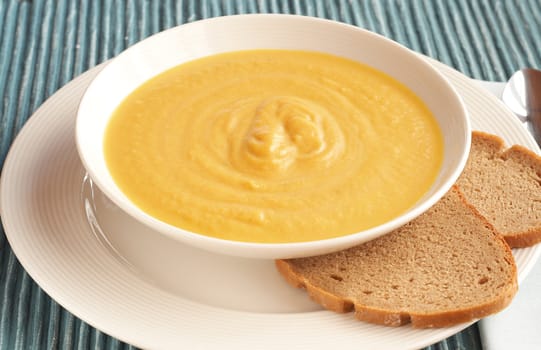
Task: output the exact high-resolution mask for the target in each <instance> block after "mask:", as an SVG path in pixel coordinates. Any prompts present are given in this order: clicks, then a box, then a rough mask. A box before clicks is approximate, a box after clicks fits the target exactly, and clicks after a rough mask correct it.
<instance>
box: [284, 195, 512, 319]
mask: <svg viewBox="0 0 541 350" xmlns="http://www.w3.org/2000/svg"><path fill="white" fill-rule="evenodd" d="M276 266H277V268H278V271H279V272H280V273H281V274H282V275H283V276H284V277H285V279H286V280H287V281H288V282H289V283H290V284H291V285H293V286H294V287H297V288H305V289H306V290H307V292H308V294H309V295H310V297H311V298H312V299H313V300H314V301H316V302H317V303H319V304H321V305H322V306H323V307H325V308H327V309H329V310H332V311H336V312H349V311H353V310H355V316H356V317H357V318H358V319H360V320H362V321H367V322H371V323H376V324H381V325H386V326H400V325H403V324H406V323H408V322H411V323H412V325H413V327H416V328H429V327H447V326H452V325H455V324H459V323H463V322H468V321H472V320H475V319H478V318H482V317H485V316H487V315H489V314H492V313H495V312H498V311H500V310H502V309H503V308H504V307H506V306H507V305H508V304H509V303H510V302H511V300H512V298H513V297H514V295H515V294H516V291H517V288H518V284H517V269H516V265H515V261H514V259H513V255H512V253H511V249H510V248H509V246H508V245H507V244H506V243H505V241H504V240H503V238H502V237H501V236H500V235H499V234H498V233H497V232H496V231H495V230H494V228H493V227H492V225H490V223H488V222H487V221H486V220H485V219H484V218H483V217H482V216H481V215H479V213H478V212H477V211H476V210H475V208H473V207H472V206H470V205H469V204H467V203H466V202H465V200H464V198H463V196H462V194H461V193H460V191H459V190H458V188H457V187H456V186H455V187H453V189H452V190H451V191H450V192H449V193H447V194H446V195H445V196H444V197H443V198H442V199H441V200H440V201H439V202H438V203H437V204H435V205H434V206H433V207H432V208H431V209H429V210H428V211H427V212H425V213H424V214H422V215H421V216H419V217H418V218H416V219H415V220H413V221H411V222H410V223H408V224H406V225H405V226H403V227H401V228H399V229H397V230H395V231H393V232H391V233H389V234H387V235H384V236H382V237H379V238H377V239H375V240H372V241H369V242H367V243H364V244H361V245H358V246H355V247H353V248H350V249H347V250H343V251H340V252H336V253H331V254H327V255H321V256H315V257H307V258H296V259H285V260H277V261H276Z"/></svg>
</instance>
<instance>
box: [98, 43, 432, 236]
mask: <svg viewBox="0 0 541 350" xmlns="http://www.w3.org/2000/svg"><path fill="white" fill-rule="evenodd" d="M104 147H105V156H106V162H107V165H108V167H109V169H110V172H111V173H112V176H113V178H114V180H115V181H116V182H117V184H118V185H119V186H120V188H121V190H122V191H123V192H124V193H125V194H126V195H127V196H128V198H130V199H131V200H132V201H133V202H134V203H135V204H136V205H137V206H139V207H140V208H141V209H142V210H143V211H145V212H147V213H148V214H150V215H152V216H153V217H155V218H158V219H160V220H162V221H164V222H167V223H169V224H172V225H175V226H178V227H180V228H183V229H185V230H189V231H192V232H196V233H200V234H204V235H208V236H213V237H218V238H224V239H229V240H237V241H246V242H265V243H278V242H301V241H311V240H318V239H325V238H331V237H336V236H342V235H346V234H351V233H355V232H359V231H361V230H365V229H368V228H371V227H374V226H377V225H379V224H382V223H384V222H386V221H388V220H389V219H392V218H394V217H396V216H398V215H400V214H401V213H403V212H405V211H406V210H407V209H408V208H410V207H411V206H413V205H414V204H415V202H416V201H418V200H419V199H420V198H421V197H422V196H423V195H424V194H425V193H426V192H427V191H428V189H429V188H430V186H431V185H432V183H433V182H434V180H435V178H436V176H437V173H438V170H439V168H440V166H441V163H442V157H443V139H442V134H441V131H440V130H439V127H438V125H437V122H436V120H435V118H434V117H433V115H432V114H431V112H430V111H429V110H428V108H427V107H426V106H425V104H424V103H423V102H422V101H421V100H420V99H419V98H418V97H417V96H416V95H415V94H414V93H413V92H412V91H410V90H409V89H408V88H406V87H405V86H404V85H402V84H401V83H399V82H398V81H396V80H394V79H393V78H391V77H389V76H387V75H385V74H384V73H382V72H380V71H377V70H375V69H372V68H370V67H368V66H365V65H363V64H359V63H358V62H355V61H352V60H348V59H344V58H341V57H337V56H332V55H328V54H323V53H317V52H307V51H290V50H253V51H239V52H232V53H225V54H219V55H216V56H210V57H206V58H202V59H198V60H195V61H191V62H188V63H184V64H182V65H179V66H177V67H174V68H172V69H170V70H168V71H166V72H164V73H162V74H160V75H158V76H156V77H154V78H152V79H151V80H149V81H147V82H146V83H144V84H143V85H142V86H140V87H139V88H137V89H136V90H135V91H134V92H133V93H131V94H130V95H129V96H128V97H127V98H126V99H125V100H124V101H123V102H122V103H121V105H120V106H119V107H118V108H117V110H116V111H115V113H114V115H113V116H112V118H111V121H110V122H109V125H108V126H107V131H106V135H105V144H104Z"/></svg>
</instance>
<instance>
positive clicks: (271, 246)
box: [75, 13, 471, 259]
mask: <svg viewBox="0 0 541 350" xmlns="http://www.w3.org/2000/svg"><path fill="white" fill-rule="evenodd" d="M254 18H257V19H258V20H269V19H270V20H275V19H285V20H292V21H305V22H306V23H316V24H317V23H319V24H321V25H327V26H337V27H343V28H345V29H347V30H354V31H358V32H361V33H363V34H364V35H367V36H369V37H372V38H374V39H375V40H382V41H384V42H385V44H386V45H389V46H393V49H395V50H400V51H401V52H402V53H403V54H405V55H415V56H417V57H418V64H419V65H420V66H423V69H425V70H426V71H429V72H430V74H432V75H433V76H435V77H437V79H439V80H440V81H441V82H444V85H445V87H446V88H447V89H448V90H449V91H450V92H451V94H452V95H454V97H455V98H456V102H457V107H458V108H459V109H460V110H461V112H462V113H461V118H460V121H461V122H462V124H463V128H464V132H465V135H463V136H464V141H465V142H464V152H463V153H462V154H461V155H460V159H459V161H458V165H457V166H456V167H455V168H454V169H453V170H452V172H451V175H450V176H448V179H447V180H445V181H444V183H443V184H442V185H441V186H440V187H439V188H437V190H436V191H434V192H433V193H432V195H430V197H429V198H427V199H425V200H424V201H421V202H417V203H414V204H413V205H412V207H410V209H408V210H407V211H405V212H403V213H402V214H400V215H398V216H396V217H394V218H393V219H392V220H390V221H387V222H385V223H383V224H381V225H378V226H375V227H372V228H369V229H366V230H362V231H359V232H356V233H351V234H346V235H343V236H337V237H332V238H327V239H320V240H314V241H301V242H288V243H258V242H245V241H234V240H227V239H222V238H217V237H212V236H207V235H204V234H199V233H196V232H192V231H189V230H185V229H182V228H179V227H177V226H173V225H171V224H168V223H166V222H163V221H161V220H159V219H157V218H155V217H153V216H151V215H150V214H147V213H146V212H144V211H143V210H142V209H140V208H138V207H137V206H136V205H135V204H134V203H133V202H131V201H130V200H129V199H127V197H126V199H127V202H126V201H124V200H121V199H120V198H118V197H117V196H116V195H115V193H113V192H112V191H110V190H109V186H108V185H107V184H106V183H104V182H102V177H101V176H100V174H98V173H97V171H96V170H95V168H94V166H93V164H92V162H91V161H89V160H88V159H87V150H86V149H84V147H82V146H81V143H80V142H79V141H80V138H81V137H82V135H83V134H84V133H85V130H84V129H83V126H82V123H81V118H80V115H81V114H83V113H82V112H83V111H84V108H86V101H87V99H88V96H89V93H90V92H93V91H94V90H95V82H96V81H99V79H98V78H99V77H100V76H104V75H106V74H108V72H109V71H110V70H112V69H114V67H115V65H116V64H115V62H119V61H120V60H121V59H122V57H124V56H127V55H130V54H131V52H133V51H134V50H136V49H138V48H139V47H141V46H143V45H148V43H149V42H150V41H152V40H155V39H156V38H159V37H163V36H166V35H171V33H173V32H175V31H179V30H188V29H189V28H192V27H195V26H201V25H206V24H207V23H223V22H228V21H243V20H253V19H254ZM233 51H236V50H233ZM213 54H217V53H213ZM204 56H206V55H202V56H200V57H204ZM119 58H120V60H119ZM181 63H183V62H180V63H179V64H181ZM75 138H76V146H77V152H78V154H79V158H80V159H81V162H82V163H83V166H84V168H85V170H86V171H87V172H88V174H89V175H90V179H91V180H92V181H93V182H94V183H95V184H96V185H97V186H98V188H99V189H100V190H101V191H102V192H103V193H104V194H105V195H106V197H107V198H109V199H110V200H111V201H112V202H113V203H114V204H115V205H117V206H118V207H119V208H121V209H122V210H123V211H124V212H126V213H128V214H129V215H130V216H132V217H133V218H135V219H136V220H138V221H139V222H141V223H142V224H144V225H146V226H148V227H150V228H151V229H153V230H154V231H156V232H158V233H160V234H164V235H166V236H168V237H170V238H172V239H175V240H177V241H181V242H184V243H186V244H190V245H192V246H196V247H198V248H202V249H206V250H210V251H213V252H216V253H221V254H226V255H234V256H243V257H249V258H266V259H269V258H270V259H280V258H293V257H302V256H309V255H318V254H323V253H326V252H332V251H338V250H341V249H345V248H348V247H351V246H353V245H357V244H361V243H362V242H366V241H369V240H372V239H375V238H377V237H379V236H382V235H384V234H386V233H389V232H391V231H392V230H394V229H396V228H398V227H400V226H402V225H404V224H406V223H407V222H409V221H411V220H413V219H414V218H416V217H417V216H419V215H420V214H422V213H423V212H425V211H426V210H428V209H429V208H430V207H431V206H433V205H434V204H435V203H436V202H437V201H438V200H439V199H440V198H441V197H442V196H443V195H444V194H445V193H447V192H448V191H449V190H450V188H451V187H452V186H453V184H454V183H455V182H456V180H457V179H458V177H459V176H460V174H461V172H462V170H463V169H464V167H465V165H466V162H467V158H468V155H469V150H470V145H471V123H470V118H469V117H468V111H467V110H466V107H465V105H464V102H463V101H462V98H461V97H460V95H459V94H458V93H457V91H456V89H455V88H454V87H453V86H452V85H451V83H450V82H449V81H448V80H447V78H446V77H445V76H444V75H443V74H442V73H441V72H439V71H438V70H437V69H436V68H434V67H433V66H432V65H431V64H430V63H429V62H428V61H426V60H424V59H422V56H421V55H420V54H418V53H415V52H414V51H412V50H410V49H408V48H407V47H405V46H403V45H401V44H399V43H397V42H395V41H393V40H392V39H389V38H387V37H384V36H382V35H380V34H378V33H375V32H372V31H369V30H367V29H364V28H361V27H357V26H354V25H350V24H347V23H343V22H338V21H334V20H329V19H323V18H318V17H310V16H304V15H293V14H275V13H271V14H240V15H226V16H219V17H213V18H208V19H202V20H198V21H194V22H190V23H186V24H181V25H178V26H175V27H172V28H169V29H166V30H163V31H161V32H158V33H156V34H153V35H151V36H149V37H147V38H145V39H143V40H141V41H139V42H137V43H136V44H134V45H132V46H130V47H128V48H127V49H125V50H124V51H122V52H121V53H120V54H119V55H117V56H116V57H114V58H113V59H111V60H110V62H109V63H108V64H107V66H106V67H105V68H104V69H103V70H102V71H101V72H100V73H99V74H98V75H97V76H96V78H95V79H94V80H93V81H92V82H91V83H90V84H89V86H88V87H87V89H86V90H85V92H84V94H83V97H82V98H81V101H80V103H79V106H78V108H77V118H76V126H75ZM113 184H114V186H115V187H117V188H118V189H119V187H118V186H117V184H116V183H115V182H114V181H113ZM119 190H120V189H119ZM120 192H122V191H121V190H120ZM362 237H364V238H368V239H361V238H362ZM331 243H332V244H331ZM278 250H279V251H278Z"/></svg>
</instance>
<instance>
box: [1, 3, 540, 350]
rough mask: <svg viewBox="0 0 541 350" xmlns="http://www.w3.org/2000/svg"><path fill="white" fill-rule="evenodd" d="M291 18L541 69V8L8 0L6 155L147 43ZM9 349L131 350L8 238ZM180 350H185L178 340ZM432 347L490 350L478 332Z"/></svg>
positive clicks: (490, 67) (455, 61)
mask: <svg viewBox="0 0 541 350" xmlns="http://www.w3.org/2000/svg"><path fill="white" fill-rule="evenodd" d="M241 13H290V14H300V15H307V16H316V17H323V18H328V19H333V20H337V21H341V22H345V23H350V24H353V25H356V26H359V27H363V28H366V29H369V30H372V31H374V32H377V33H380V34H382V35H384V36H387V37H389V38H391V39H393V40H396V41H398V42H399V43H402V44H404V45H406V46H407V47H409V48H411V49H413V50H415V51H417V52H420V53H423V54H425V55H428V56H430V57H432V58H435V59H437V60H439V61H441V62H443V63H445V64H447V65H449V66H451V67H454V68H456V69H457V70H459V71H461V72H462V73H464V74H466V75H468V76H470V77H473V78H477V79H484V80H491V81H505V80H506V79H507V78H509V76H510V75H511V74H512V73H513V72H514V71H515V70H517V69H519V68H522V67H525V66H531V67H537V68H540V67H541V45H539V42H541V30H540V29H541V1H540V0H450V1H446V0H370V1H369V0H334V1H323V0H289V1H285V0H284V1H282V0H253V1H250V0H237V1H233V0H231V1H227V0H222V1H218V0H214V1H213V0H208V1H205V0H202V1H197V0H192V1H181V0H178V1H173V0H164V1H157V0H156V1H151V0H100V1H90V0H76V1H69V0H58V1H55V0H50V1H46V0H35V1H22V0H0V96H1V101H0V120H1V124H0V125H1V129H0V157H1V158H0V159H1V161H2V163H3V161H4V159H5V156H6V154H7V152H8V149H9V147H10V145H11V143H12V141H13V139H14V137H15V136H16V135H17V133H18V132H19V130H20V129H21V128H22V127H23V125H24V124H25V122H26V121H27V119H28V118H29V117H30V116H31V115H32V113H33V112H34V111H35V110H36V109H37V108H38V107H39V106H40V105H41V104H42V103H43V102H44V101H45V100H46V99H47V98H48V97H49V96H51V95H52V94H53V93H55V92H56V91H57V90H58V89H59V88H60V87H61V86H63V85H65V84H66V83H68V82H69V81H70V80H72V79H73V78H74V77H76V76H78V75H80V74H81V73H83V72H85V71H86V70H88V69H89V68H91V67H93V66H96V65H97V64H99V63H101V62H103V61H105V60H107V59H109V58H111V57H114V56H115V55H117V54H118V53H120V52H121V51H123V50H124V49H126V48H127V47H129V46H131V45H132V44H134V43H136V42H138V41H140V40H142V39H143V38H145V37H147V36H149V35H151V34H153V33H156V32H159V31H162V30H164V29H167V28H170V27H173V26H176V25H179V24H183V23H187V22H193V21H196V20H199V19H203V18H210V17H215V16H222V15H229V14H241ZM0 302H1V305H0V310H1V311H0V349H42V348H43V349H68V348H75V349H125V348H132V346H131V345H129V344H125V343H122V342H120V341H118V340H117V339H114V338H112V337H110V336H108V335H106V334H104V333H102V332H100V331H99V330H97V329H95V328H92V327H90V326H89V325H87V324H86V323H84V322H82V321H81V320H79V319H78V318H76V317H75V316H73V315H72V314H70V313H69V312H68V311H67V310H65V309H63V308H62V307H60V306H59V305H58V304H57V303H56V302H55V301H54V300H52V299H51V298H50V297H49V296H47V295H46V294H45V293H44V292H43V291H42V290H41V289H40V287H39V286H38V285H37V284H36V283H35V282H34V281H32V279H31V278H30V277H29V276H28V274H27V273H26V272H25V271H24V269H23V268H22V267H21V265H20V264H19V262H18V261H17V258H16V257H15V256H14V254H13V252H12V250H11V248H10V246H9V243H8V242H7V240H6V237H5V234H4V233H3V231H2V232H1V233H0ZM179 347H181V344H179ZM429 348H430V349H458V348H460V349H480V348H482V345H481V344H480V340H479V334H478V330H477V326H476V325H473V326H471V327H469V328H467V329H466V330H464V331H462V332H460V333H459V334H457V335H455V336H452V337H450V338H448V339H446V340H444V341H442V342H440V343H438V344H434V345H432V346H430V347H429Z"/></svg>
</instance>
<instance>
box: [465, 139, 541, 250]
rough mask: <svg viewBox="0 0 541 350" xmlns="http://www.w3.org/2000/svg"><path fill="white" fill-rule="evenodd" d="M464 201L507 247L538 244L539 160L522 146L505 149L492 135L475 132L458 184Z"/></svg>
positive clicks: (540, 228) (540, 230) (540, 217)
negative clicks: (499, 235)
mask: <svg viewBox="0 0 541 350" xmlns="http://www.w3.org/2000/svg"><path fill="white" fill-rule="evenodd" d="M457 184H458V186H459V187H460V189H461V191H462V193H463V194H464V197H465V198H466V201H467V202H469V203H470V204H471V205H473V206H474V207H475V208H477V210H478V211H479V213H481V215H483V216H484V217H485V218H486V219H487V220H488V221H489V222H490V223H491V224H492V225H493V226H494V228H495V229H496V230H497V231H498V232H499V233H500V234H501V235H502V236H503V237H504V239H505V240H506V242H507V243H508V244H509V246H510V247H511V248H521V247H530V246H532V245H534V244H536V243H539V242H541V157H539V156H538V155H537V154H535V153H534V152H532V151H530V150H528V149H526V148H525V147H522V146H518V145H514V146H512V147H510V148H507V149H506V147H505V143H504V141H503V140H502V139H501V138H500V137H498V136H495V135H491V134H487V133H484V132H479V131H475V132H473V135H472V147H471V152H470V157H469V159H468V163H467V164H466V167H465V169H464V172H463V173H462V175H461V176H460V178H459V180H458V182H457Z"/></svg>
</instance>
